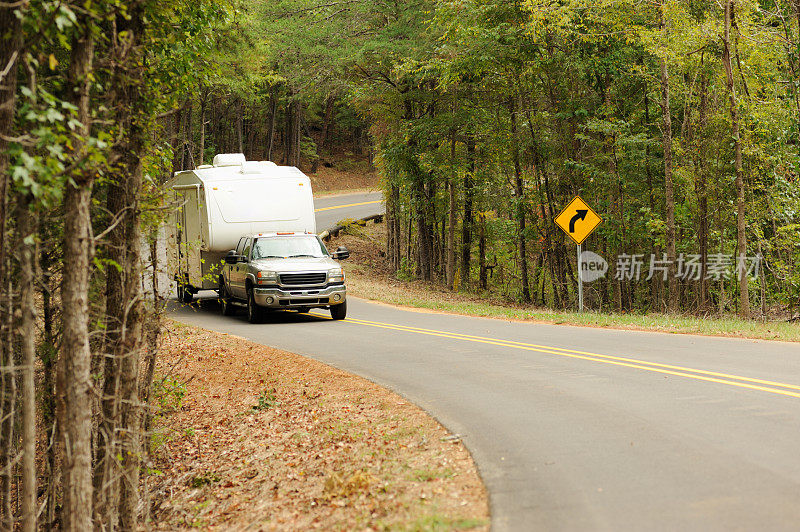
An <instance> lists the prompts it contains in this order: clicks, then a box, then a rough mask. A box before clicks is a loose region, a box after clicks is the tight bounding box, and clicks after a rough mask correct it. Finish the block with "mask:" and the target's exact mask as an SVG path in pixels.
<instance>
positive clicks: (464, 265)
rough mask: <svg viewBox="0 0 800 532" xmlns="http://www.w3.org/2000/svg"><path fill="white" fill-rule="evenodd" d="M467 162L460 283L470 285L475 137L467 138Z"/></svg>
mask: <svg viewBox="0 0 800 532" xmlns="http://www.w3.org/2000/svg"><path fill="white" fill-rule="evenodd" d="M467 161H468V163H467V164H469V168H467V171H466V172H465V173H464V217H463V219H462V220H461V266H460V268H459V281H460V283H467V284H469V277H470V275H469V273H470V271H469V270H470V263H471V262H472V222H473V220H472V218H473V214H472V202H473V200H474V195H475V137H473V136H471V135H470V136H469V137H468V138H467ZM454 288H458V287H454Z"/></svg>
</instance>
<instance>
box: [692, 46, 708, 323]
mask: <svg viewBox="0 0 800 532" xmlns="http://www.w3.org/2000/svg"><path fill="white" fill-rule="evenodd" d="M702 63H703V60H702V58H701V60H700V64H701V65H702ZM698 120H699V129H700V135H697V137H696V138H698V139H703V138H705V133H706V126H707V122H708V78H707V76H706V75H705V73H703V75H702V78H701V80H700V110H699V112H698ZM700 147H701V146H700V145H699V144H697V143H696V144H695V146H694V148H693V151H694V153H695V157H696V158H697V165H696V166H697V174H698V178H697V185H696V193H697V206H698V213H697V240H698V245H699V251H700V264H701V271H700V294H699V300H700V301H699V305H698V306H699V308H700V311H701V312H705V310H706V307H707V305H708V300H709V293H708V279H706V274H707V273H708V272H707V269H708V264H707V262H708V225H709V224H708V218H709V216H708V190H707V171H706V166H705V164H704V161H703V160H702V156H701V155H700V154H699V150H700Z"/></svg>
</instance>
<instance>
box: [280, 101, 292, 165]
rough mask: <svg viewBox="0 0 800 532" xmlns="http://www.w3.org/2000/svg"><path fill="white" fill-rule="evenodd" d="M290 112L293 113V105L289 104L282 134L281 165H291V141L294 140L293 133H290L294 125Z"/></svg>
mask: <svg viewBox="0 0 800 532" xmlns="http://www.w3.org/2000/svg"><path fill="white" fill-rule="evenodd" d="M292 111H294V105H293V104H292V103H291V102H290V103H289V104H288V105H287V106H286V123H285V127H284V134H283V164H284V165H290V164H292V163H291V161H292V147H293V146H294V143H293V142H292V139H293V138H294V133H293V132H292V124H294V120H293V119H292V114H293V113H292Z"/></svg>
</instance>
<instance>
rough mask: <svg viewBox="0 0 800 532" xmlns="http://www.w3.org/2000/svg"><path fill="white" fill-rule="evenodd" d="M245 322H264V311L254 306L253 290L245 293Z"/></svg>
mask: <svg viewBox="0 0 800 532" xmlns="http://www.w3.org/2000/svg"><path fill="white" fill-rule="evenodd" d="M247 321H248V322H250V323H261V322H262V321H264V309H262V308H261V307H259V306H258V305H256V298H255V296H254V295H253V289H252V288H251V289H250V290H248V291H247Z"/></svg>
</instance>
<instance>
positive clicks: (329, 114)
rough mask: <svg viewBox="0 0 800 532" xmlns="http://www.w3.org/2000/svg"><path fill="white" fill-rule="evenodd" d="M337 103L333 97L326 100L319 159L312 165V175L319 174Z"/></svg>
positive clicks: (318, 150)
mask: <svg viewBox="0 0 800 532" xmlns="http://www.w3.org/2000/svg"><path fill="white" fill-rule="evenodd" d="M335 102H336V99H335V98H334V97H333V96H328V98H327V99H326V100H325V117H324V118H323V120H322V135H320V138H319V144H317V158H316V159H314V164H313V165H311V173H312V174H316V173H317V169H318V168H319V161H320V159H322V153H323V151H324V150H325V148H326V147H327V144H328V131H329V130H330V127H331V120H332V119H333V104H334V103H335Z"/></svg>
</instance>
